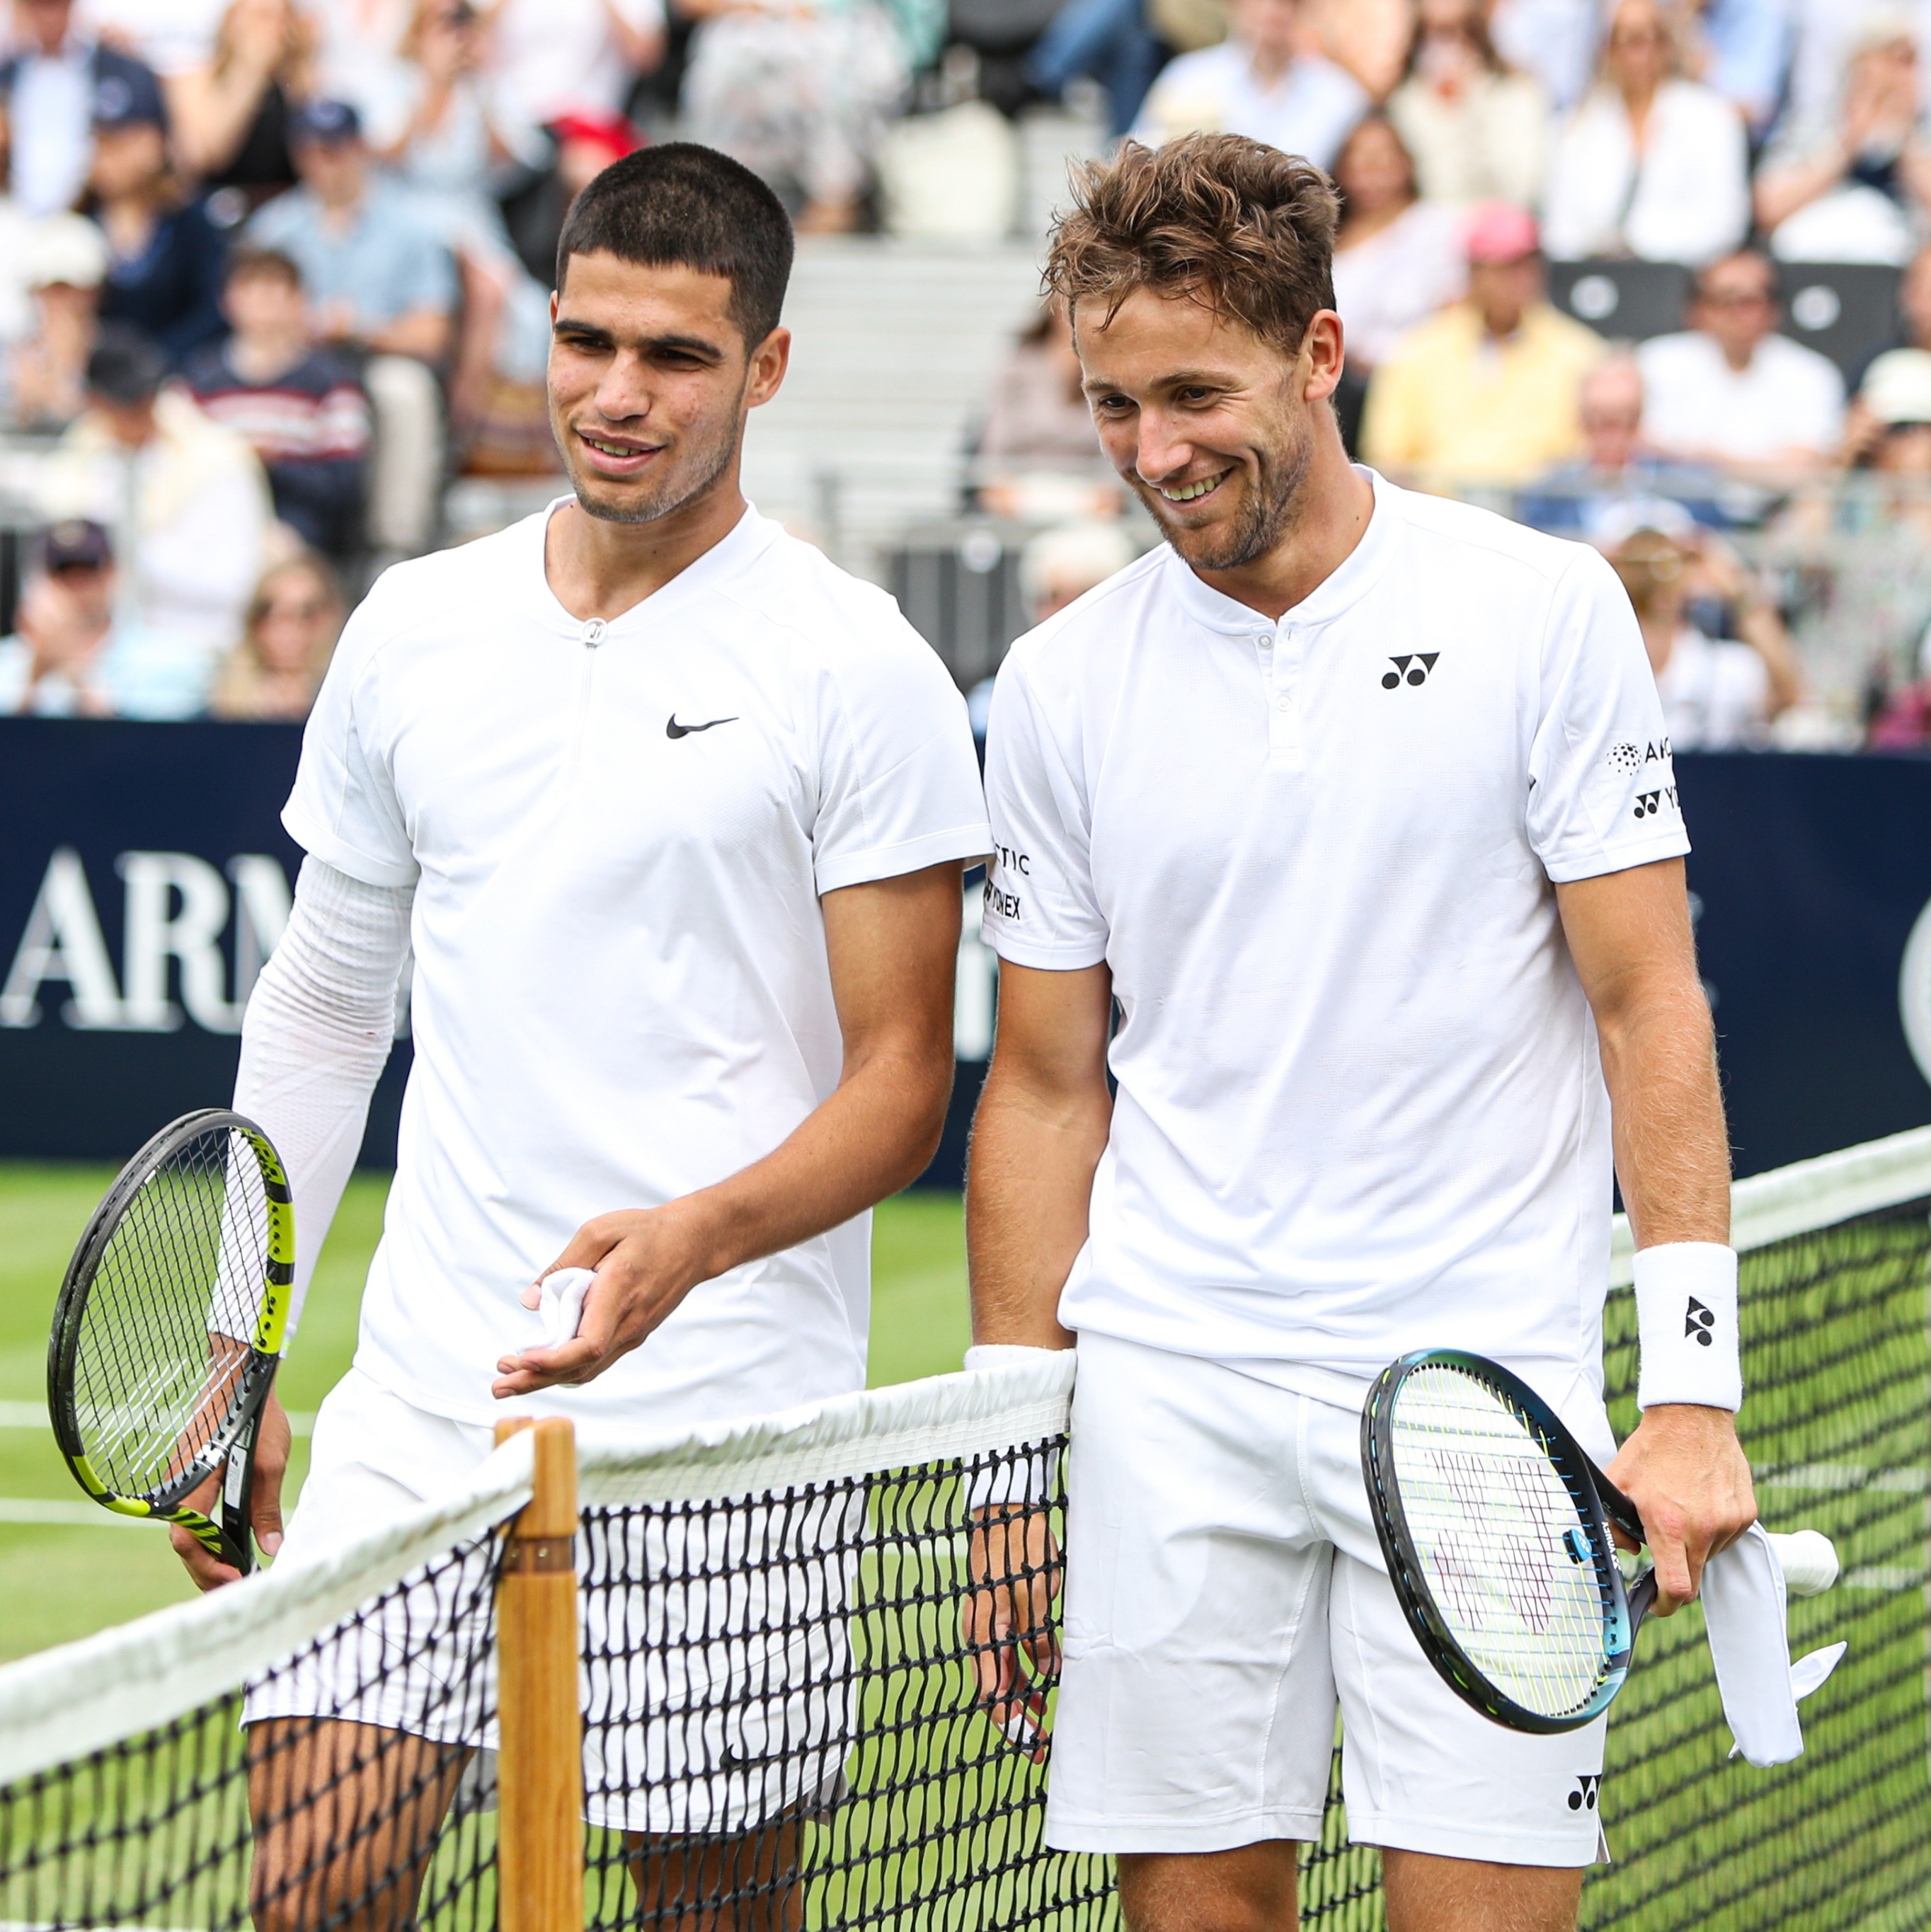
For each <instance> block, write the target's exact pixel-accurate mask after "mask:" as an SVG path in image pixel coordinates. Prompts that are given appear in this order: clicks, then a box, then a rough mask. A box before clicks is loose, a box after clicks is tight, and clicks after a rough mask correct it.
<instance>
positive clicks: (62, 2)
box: [0, 0, 156, 214]
mask: <svg viewBox="0 0 1931 1932" xmlns="http://www.w3.org/2000/svg"><path fill="white" fill-rule="evenodd" d="M14 27H15V30H16V31H17V34H18V35H19V37H20V45H19V50H18V51H17V52H15V53H14V54H13V55H11V56H10V57H9V58H7V59H6V60H5V61H0V109H4V110H5V114H6V120H7V136H8V152H9V157H10V166H11V171H12V176H13V192H14V199H15V200H17V202H20V205H21V206H22V207H23V208H26V211H28V213H29V214H54V213H55V212H56V211H58V210H59V209H61V208H71V207H72V206H73V205H74V202H75V200H76V199H77V197H78V196H79V195H80V190H81V187H82V186H83V184H84V183H85V182H86V179H87V164H88V160H89V155H90V154H91V152H92V145H91V144H92V124H93V120H94V115H95V104H96V100H97V97H98V95H99V94H100V92H101V89H103V88H107V90H108V92H109V95H110V98H112V96H113V92H114V90H115V89H116V87H118V88H119V89H123V90H125V91H126V92H127V93H128V95H129V96H130V97H131V95H132V94H133V92H134V90H135V89H138V88H141V87H143V86H146V87H153V86H155V85H156V83H155V77H154V75H153V74H152V72H151V71H149V69H148V68H146V67H144V66H143V65H142V64H141V63H140V62H139V61H137V60H136V59H134V58H133V57H132V56H131V55H128V54H124V53H120V52H116V50H115V49H113V48H112V47H104V46H101V43H99V42H98V40H95V38H94V37H92V35H91V34H85V33H80V32H77V31H75V28H74V0H16V5H15V6H14Z"/></svg>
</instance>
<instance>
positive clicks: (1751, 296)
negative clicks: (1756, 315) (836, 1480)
mask: <svg viewBox="0 0 1931 1932" xmlns="http://www.w3.org/2000/svg"><path fill="white" fill-rule="evenodd" d="M1696 299H1697V300H1698V302H1701V303H1702V304H1703V305H1704V307H1705V308H1769V307H1770V305H1771V304H1772V302H1774V301H1775V300H1776V298H1775V297H1774V296H1773V295H1772V294H1771V293H1770V291H1769V290H1767V289H1726V290H1714V289H1709V290H1704V291H1703V292H1702V293H1701V294H1699V295H1698V296H1697V298H1696Z"/></svg>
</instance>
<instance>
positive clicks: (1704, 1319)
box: [1683, 1295, 1716, 1349]
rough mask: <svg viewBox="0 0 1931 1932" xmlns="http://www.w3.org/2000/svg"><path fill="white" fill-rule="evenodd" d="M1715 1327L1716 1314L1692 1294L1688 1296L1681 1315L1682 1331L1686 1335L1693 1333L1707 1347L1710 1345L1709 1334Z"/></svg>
mask: <svg viewBox="0 0 1931 1932" xmlns="http://www.w3.org/2000/svg"><path fill="white" fill-rule="evenodd" d="M1715 1328H1716V1316H1713V1314H1711V1313H1710V1310H1708V1309H1707V1308H1705V1307H1704V1305H1703V1304H1702V1303H1701V1302H1700V1301H1698V1300H1697V1298H1695V1295H1692V1296H1691V1297H1690V1298H1689V1308H1688V1309H1687V1310H1686V1311H1685V1313H1684V1315H1683V1333H1684V1334H1686V1335H1694V1336H1695V1337H1696V1339H1697V1340H1698V1342H1699V1343H1701V1345H1702V1346H1704V1348H1706V1349H1707V1348H1708V1347H1710V1345H1711V1336H1712V1334H1713V1331H1715Z"/></svg>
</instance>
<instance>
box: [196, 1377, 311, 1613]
mask: <svg viewBox="0 0 1931 1932" xmlns="http://www.w3.org/2000/svg"><path fill="white" fill-rule="evenodd" d="M292 1440H293V1433H292V1432H291V1431H290V1428H289V1426H288V1416H287V1412H286V1411H284V1409H283V1408H282V1406H281V1397H279V1396H278V1395H277V1394H275V1391H274V1390H272V1389H270V1390H269V1397H268V1400H267V1401H266V1403H264V1404H263V1407H262V1419H261V1422H260V1426H259V1427H257V1430H256V1433H255V1471H254V1483H253V1485H252V1487H251V1490H250V1492H249V1496H248V1514H249V1516H250V1517H251V1520H253V1522H254V1529H255V1544H256V1547H257V1548H258V1549H259V1550H260V1551H261V1553H262V1554H263V1556H273V1555H274V1554H275V1552H276V1551H277V1550H279V1549H280V1548H281V1484H282V1478H283V1477H284V1475H287V1471H288V1451H289V1445H290V1442H291V1441H292ZM221 1477H222V1472H221V1471H220V1470H217V1471H216V1472H215V1474H214V1475H212V1476H210V1477H209V1478H208V1480H207V1481H206V1482H205V1483H203V1484H202V1486H201V1487H200V1489H198V1490H196V1491H195V1492H194V1494H193V1495H192V1496H189V1497H188V1498H187V1499H186V1500H187V1503H188V1508H190V1509H191V1510H198V1511H200V1513H201V1514H203V1516H205V1517H209V1518H211V1519H216V1520H218V1518H219V1517H220V1515H221ZM167 1534H168V1541H170V1542H171V1543H172V1544H173V1545H174V1553H175V1554H176V1556H179V1558H180V1559H181V1562H182V1568H183V1569H185V1571H187V1572H188V1575H189V1576H190V1577H192V1578H193V1579H194V1587H195V1588H196V1589H197V1590H218V1589H221V1586H222V1585H224V1583H239V1582H240V1581H241V1580H242V1573H241V1572H240V1571H239V1570H237V1569H236V1568H235V1566H234V1565H233V1564H232V1563H224V1562H222V1561H221V1559H220V1558H219V1557H218V1556H216V1555H215V1553H213V1552H212V1550H209V1548H208V1547H206V1544H203V1543H201V1542H200V1541H199V1540H197V1538H195V1537H194V1535H192V1534H191V1532H189V1531H188V1530H185V1529H182V1526H181V1525H180V1524H179V1523H170V1525H169V1526H168V1532H167Z"/></svg>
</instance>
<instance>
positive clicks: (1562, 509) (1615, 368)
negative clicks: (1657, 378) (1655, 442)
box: [1515, 349, 1728, 532]
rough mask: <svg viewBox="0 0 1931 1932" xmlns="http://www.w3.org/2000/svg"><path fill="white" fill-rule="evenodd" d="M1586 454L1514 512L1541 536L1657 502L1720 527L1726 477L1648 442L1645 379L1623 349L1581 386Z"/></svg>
mask: <svg viewBox="0 0 1931 1932" xmlns="http://www.w3.org/2000/svg"><path fill="white" fill-rule="evenodd" d="M1578 400H1579V407H1580V410H1581V417H1582V435H1583V441H1584V446H1585V447H1584V453H1583V455H1582V456H1581V458H1580V460H1578V461H1576V462H1573V463H1559V464H1558V465H1557V466H1556V467H1555V468H1554V469H1552V470H1551V471H1550V472H1549V473H1548V475H1546V476H1545V477H1544V478H1542V480H1541V481H1540V482H1539V483H1538V484H1536V487H1535V489H1534V490H1533V491H1532V492H1531V493H1529V494H1528V495H1527V496H1524V497H1523V498H1522V499H1521V500H1519V501H1518V503H1517V505H1516V508H1515V514H1517V516H1518V517H1520V518H1521V520H1522V521H1523V522H1524V523H1533V525H1534V526H1536V529H1542V530H1557V531H1565V532H1566V531H1582V530H1589V529H1594V528H1596V527H1597V526H1599V524H1600V523H1601V522H1602V519H1603V517H1604V516H1605V514H1608V512H1609V511H1611V510H1612V509H1613V508H1615V507H1617V506H1620V505H1624V504H1626V503H1629V502H1632V501H1636V500H1638V499H1640V500H1642V501H1645V502H1650V501H1653V500H1655V499H1657V498H1659V497H1662V498H1666V499H1668V500H1670V501H1671V502H1677V503H1680V504H1682V505H1684V507H1685V508H1686V509H1687V510H1688V511H1689V514H1691V515H1692V516H1693V517H1695V519H1696V520H1697V521H1698V523H1703V524H1704V525H1706V526H1712V527H1716V528H1720V527H1722V525H1723V524H1724V523H1726V522H1727V521H1728V518H1727V517H1725V514H1724V513H1723V511H1722V508H1721V507H1720V502H1719V499H1720V494H1721V478H1719V477H1718V476H1717V475H1716V472H1714V471H1713V470H1710V469H1702V468H1699V467H1698V466H1696V465H1695V464H1693V463H1678V462H1677V461H1675V460H1674V459H1673V458H1670V457H1667V456H1665V455H1663V454H1662V452H1661V451H1659V450H1657V449H1653V448H1652V447H1651V446H1650V443H1648V442H1647V440H1645V438H1644V435H1643V372H1642V370H1641V367H1640V366H1639V365H1638V363H1637V361H1636V359H1635V356H1634V355H1633V354H1632V353H1630V351H1629V350H1626V349H1618V350H1611V352H1610V353H1609V354H1608V355H1607V356H1604V357H1603V359H1602V361H1601V362H1599V363H1597V364H1596V366H1595V368H1593V369H1592V370H1590V372H1589V374H1587V375H1586V376H1585V377H1583V379H1582V389H1581V395H1580V397H1579V399H1578Z"/></svg>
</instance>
